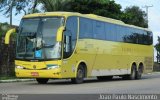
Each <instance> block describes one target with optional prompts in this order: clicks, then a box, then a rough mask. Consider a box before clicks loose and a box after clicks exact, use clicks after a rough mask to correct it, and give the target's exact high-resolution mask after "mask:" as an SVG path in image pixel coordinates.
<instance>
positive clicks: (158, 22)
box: [0, 0, 160, 54]
mask: <svg viewBox="0 0 160 100" xmlns="http://www.w3.org/2000/svg"><path fill="white" fill-rule="evenodd" d="M115 2H116V3H118V4H120V5H121V6H122V10H123V9H125V8H126V7H129V6H133V5H136V6H139V7H140V8H141V9H142V10H144V11H146V9H145V8H144V6H145V5H148V6H150V5H153V7H150V8H149V9H148V20H149V29H151V30H152V32H153V44H154V45H155V44H156V43H157V37H158V36H160V7H159V5H160V0H115ZM13 12H15V11H13ZM13 15H14V14H13ZM23 15H24V14H23V13H22V14H20V15H17V16H13V22H12V23H13V25H19V23H20V20H21V18H22V17H23ZM0 22H2V23H3V22H8V23H9V18H6V17H5V16H4V15H3V13H1V12H0ZM155 54H156V51H155Z"/></svg>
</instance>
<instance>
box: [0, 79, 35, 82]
mask: <svg viewBox="0 0 160 100" xmlns="http://www.w3.org/2000/svg"><path fill="white" fill-rule="evenodd" d="M27 81H35V79H11V80H0V83H11V82H27Z"/></svg>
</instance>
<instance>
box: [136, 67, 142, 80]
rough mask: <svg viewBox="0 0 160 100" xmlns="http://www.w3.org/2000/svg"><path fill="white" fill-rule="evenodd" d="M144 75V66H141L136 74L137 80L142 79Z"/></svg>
mask: <svg viewBox="0 0 160 100" xmlns="http://www.w3.org/2000/svg"><path fill="white" fill-rule="evenodd" d="M142 73H143V65H140V66H139V68H138V70H137V72H136V79H141V78H142Z"/></svg>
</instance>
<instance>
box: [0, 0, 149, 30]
mask: <svg viewBox="0 0 160 100" xmlns="http://www.w3.org/2000/svg"><path fill="white" fill-rule="evenodd" d="M12 2H13V8H15V9H16V13H15V14H19V13H21V12H22V11H23V12H24V13H25V14H28V13H34V12H42V11H47V12H51V11H70V12H80V13H82V14H90V13H92V14H96V15H100V16H104V17H109V18H114V19H118V20H122V21H124V22H125V23H127V24H132V25H136V26H140V27H148V24H147V20H146V13H145V12H144V11H142V10H141V9H140V8H139V7H137V6H132V7H127V8H126V9H125V10H124V11H121V5H120V4H117V3H115V1H114V0H0V11H1V12H2V11H3V12H4V14H6V15H7V14H9V11H10V5H11V4H12ZM39 5H41V6H40V7H41V8H40V9H38V8H37V6H39Z"/></svg>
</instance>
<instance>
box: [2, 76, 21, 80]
mask: <svg viewBox="0 0 160 100" xmlns="http://www.w3.org/2000/svg"><path fill="white" fill-rule="evenodd" d="M10 79H19V78H17V77H15V76H0V80H10Z"/></svg>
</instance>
